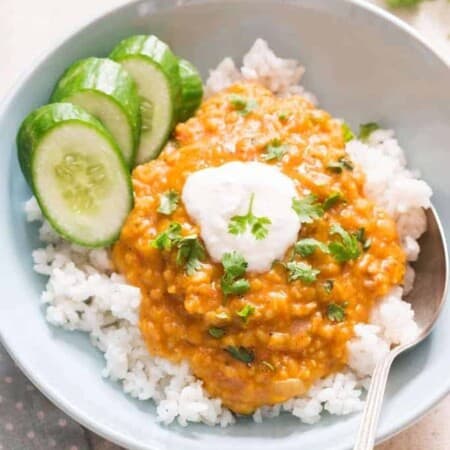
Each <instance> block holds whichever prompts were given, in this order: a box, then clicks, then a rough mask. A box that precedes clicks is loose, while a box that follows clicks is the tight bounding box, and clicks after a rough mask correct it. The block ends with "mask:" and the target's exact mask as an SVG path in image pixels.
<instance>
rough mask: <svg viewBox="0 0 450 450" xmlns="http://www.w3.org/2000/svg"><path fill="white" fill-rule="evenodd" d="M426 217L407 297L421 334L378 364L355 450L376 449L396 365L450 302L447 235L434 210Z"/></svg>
mask: <svg viewBox="0 0 450 450" xmlns="http://www.w3.org/2000/svg"><path fill="white" fill-rule="evenodd" d="M426 216H427V231H426V232H425V234H424V235H423V236H422V237H421V238H420V240H419V245H420V249H421V251H420V256H419V259H418V260H417V262H416V263H414V265H413V267H414V270H415V273H416V278H415V281H414V287H413V289H412V291H411V292H410V293H409V294H408V296H407V297H406V300H407V301H408V302H409V303H410V304H411V306H412V308H413V310H414V317H415V320H416V323H417V325H418V327H419V333H418V335H417V337H416V338H415V339H414V340H412V341H411V342H408V343H405V344H402V345H398V346H397V347H394V348H393V349H391V351H390V352H389V353H388V354H387V355H385V356H384V357H383V358H382V359H381V360H380V361H378V363H377V365H376V367H375V369H374V372H373V374H372V380H371V383H370V388H369V392H368V394H367V400H366V404H365V407H364V411H363V417H362V420H361V425H360V428H359V431H358V435H357V438H356V444H355V446H354V450H372V449H373V447H374V445H375V435H376V427H377V424H378V419H379V417H380V412H381V406H382V403H383V397H384V392H385V389H386V383H387V378H388V375H389V370H390V368H391V365H392V362H393V361H394V359H395V358H396V357H397V356H398V355H400V353H403V352H404V351H406V350H408V349H410V348H411V347H414V346H415V345H417V344H418V343H419V342H422V341H423V340H424V339H425V338H426V337H427V336H428V335H429V334H430V333H431V331H432V330H433V327H434V324H435V323H436V320H437V319H438V317H439V314H440V312H441V310H442V307H443V305H444V302H445V299H446V293H447V283H448V253H447V245H446V242H445V237H444V232H443V229H442V225H441V222H440V220H439V217H438V215H437V213H436V210H435V209H434V208H433V207H431V208H429V209H428V210H427V211H426Z"/></svg>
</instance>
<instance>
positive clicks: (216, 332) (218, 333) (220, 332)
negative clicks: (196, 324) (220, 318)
mask: <svg viewBox="0 0 450 450" xmlns="http://www.w3.org/2000/svg"><path fill="white" fill-rule="evenodd" d="M208 333H209V335H210V336H212V337H213V338H214V339H220V338H221V337H223V336H224V335H225V330H224V329H223V328H219V327H210V328H209V329H208Z"/></svg>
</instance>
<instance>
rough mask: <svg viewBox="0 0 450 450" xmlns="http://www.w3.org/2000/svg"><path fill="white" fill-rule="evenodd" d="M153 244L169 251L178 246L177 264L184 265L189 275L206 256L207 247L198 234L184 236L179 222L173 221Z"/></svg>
mask: <svg viewBox="0 0 450 450" xmlns="http://www.w3.org/2000/svg"><path fill="white" fill-rule="evenodd" d="M152 246H153V247H154V248H157V249H159V250H167V251H168V250H172V248H173V247H177V249H178V253H177V264H179V265H184V266H185V268H186V273H187V274H188V275H192V274H193V273H194V272H195V271H196V270H197V269H198V268H199V267H200V262H201V261H203V260H204V259H205V257H206V251H205V248H204V247H203V244H202V243H201V242H200V240H199V239H198V237H197V235H195V234H193V235H191V236H185V237H183V236H182V235H181V225H180V224H179V223H177V222H172V223H171V224H170V225H169V227H168V228H167V230H166V231H163V232H162V233H159V234H158V235H157V236H156V238H155V239H154V240H153V241H152Z"/></svg>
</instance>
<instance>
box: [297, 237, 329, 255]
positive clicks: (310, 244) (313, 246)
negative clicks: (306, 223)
mask: <svg viewBox="0 0 450 450" xmlns="http://www.w3.org/2000/svg"><path fill="white" fill-rule="evenodd" d="M316 250H320V251H322V252H323V253H329V252H328V246H327V245H326V244H324V243H323V242H320V241H318V240H317V239H314V238H305V239H300V240H299V241H297V242H296V243H295V245H294V251H295V253H298V254H299V255H300V256H303V257H304V258H306V257H307V256H310V255H312V254H313V253H314V252H315V251H316Z"/></svg>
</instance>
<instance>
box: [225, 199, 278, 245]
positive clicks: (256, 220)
mask: <svg viewBox="0 0 450 450" xmlns="http://www.w3.org/2000/svg"><path fill="white" fill-rule="evenodd" d="M254 199H255V194H252V195H251V196H250V203H249V206H248V211H247V214H245V215H243V216H233V217H232V218H231V219H230V222H229V224H228V232H229V233H230V234H234V235H238V234H244V233H245V232H246V231H247V229H250V232H251V233H252V234H253V236H254V237H255V239H257V240H261V239H264V238H266V237H267V235H268V234H269V225H271V224H272V221H271V220H270V219H269V218H268V217H264V216H261V217H257V216H255V215H254V214H253V202H254Z"/></svg>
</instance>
